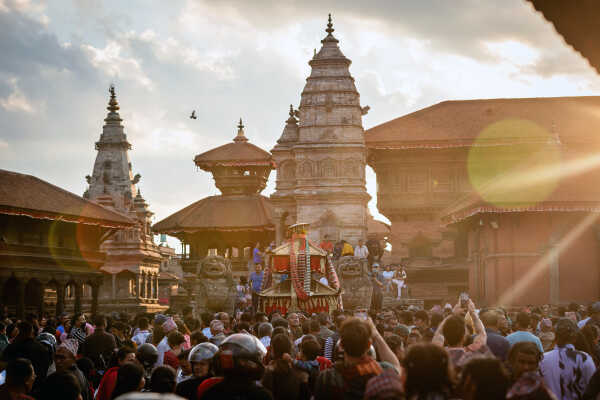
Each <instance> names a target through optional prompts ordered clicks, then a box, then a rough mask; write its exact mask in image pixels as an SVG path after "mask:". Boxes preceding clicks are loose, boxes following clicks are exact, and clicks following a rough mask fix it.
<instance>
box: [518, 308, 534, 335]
mask: <svg viewBox="0 0 600 400" xmlns="http://www.w3.org/2000/svg"><path fill="white" fill-rule="evenodd" d="M516 322H517V329H518V330H520V331H526V330H527V329H529V327H530V326H531V316H530V315H529V313H526V312H524V311H521V312H519V313H518V314H517V321H516Z"/></svg>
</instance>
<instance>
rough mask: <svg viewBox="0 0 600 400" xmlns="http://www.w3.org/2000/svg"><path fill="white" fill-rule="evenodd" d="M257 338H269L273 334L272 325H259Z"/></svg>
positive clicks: (263, 323) (264, 323)
mask: <svg viewBox="0 0 600 400" xmlns="http://www.w3.org/2000/svg"><path fill="white" fill-rule="evenodd" d="M257 333H258V337H259V338H262V337H265V336H269V337H270V336H271V334H272V333H273V325H271V324H270V323H269V322H262V323H261V324H260V325H258V332H257Z"/></svg>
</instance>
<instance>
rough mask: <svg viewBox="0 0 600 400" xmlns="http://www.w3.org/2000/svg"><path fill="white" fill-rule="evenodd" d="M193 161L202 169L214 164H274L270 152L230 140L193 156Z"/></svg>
mask: <svg viewBox="0 0 600 400" xmlns="http://www.w3.org/2000/svg"><path fill="white" fill-rule="evenodd" d="M194 162H195V163H196V165H197V166H199V167H200V168H202V169H207V168H211V167H213V166H216V165H223V166H232V165H240V166H243V165H265V166H267V165H274V163H273V160H272V158H271V153H269V152H268V151H265V150H263V149H261V148H260V147H258V146H255V145H253V144H252V143H248V142H231V143H227V144H224V145H223V146H219V147H217V148H214V149H212V150H208V151H206V152H204V153H202V154H198V155H197V156H196V157H194Z"/></svg>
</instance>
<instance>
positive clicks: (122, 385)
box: [111, 362, 146, 399]
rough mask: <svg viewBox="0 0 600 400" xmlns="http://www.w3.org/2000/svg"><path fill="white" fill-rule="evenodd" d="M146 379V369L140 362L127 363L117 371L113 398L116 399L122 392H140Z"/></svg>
mask: <svg viewBox="0 0 600 400" xmlns="http://www.w3.org/2000/svg"><path fill="white" fill-rule="evenodd" d="M145 384H146V381H145V379H144V370H143V369H142V367H141V366H140V365H139V364H138V363H133V362H130V363H125V364H123V365H122V366H121V367H120V368H119V371H118V372H117V382H116V384H115V388H114V389H113V392H112V395H111V399H116V398H117V397H119V396H120V395H122V394H125V393H129V392H139V391H140V390H142V388H143V387H144V385H145Z"/></svg>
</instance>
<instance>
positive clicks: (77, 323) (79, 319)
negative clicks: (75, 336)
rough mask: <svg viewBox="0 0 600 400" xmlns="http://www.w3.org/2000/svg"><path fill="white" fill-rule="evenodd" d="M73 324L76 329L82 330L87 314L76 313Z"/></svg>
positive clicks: (72, 319) (72, 318)
mask: <svg viewBox="0 0 600 400" xmlns="http://www.w3.org/2000/svg"><path fill="white" fill-rule="evenodd" d="M71 324H73V326H74V327H77V328H81V327H83V326H85V314H83V313H75V314H73V317H71Z"/></svg>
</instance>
